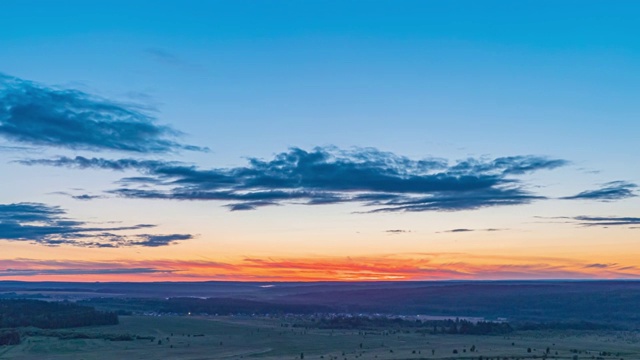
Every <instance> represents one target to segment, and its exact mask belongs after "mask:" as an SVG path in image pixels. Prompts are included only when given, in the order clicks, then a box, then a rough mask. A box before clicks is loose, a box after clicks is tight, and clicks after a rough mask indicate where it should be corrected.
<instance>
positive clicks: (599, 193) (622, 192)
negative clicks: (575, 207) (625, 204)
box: [562, 181, 638, 201]
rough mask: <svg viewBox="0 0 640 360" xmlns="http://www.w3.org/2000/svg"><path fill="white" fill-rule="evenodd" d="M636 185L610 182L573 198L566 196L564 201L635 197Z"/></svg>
mask: <svg viewBox="0 0 640 360" xmlns="http://www.w3.org/2000/svg"><path fill="white" fill-rule="evenodd" d="M637 187H638V185H636V184H634V183H630V182H627V181H612V182H609V183H606V184H604V185H603V186H602V187H601V188H600V189H596V190H587V191H583V192H581V193H579V194H576V195H573V196H566V197H563V198H562V199H566V200H599V201H614V200H622V199H628V198H631V197H636V196H637V195H636V194H635V189H636V188H637Z"/></svg>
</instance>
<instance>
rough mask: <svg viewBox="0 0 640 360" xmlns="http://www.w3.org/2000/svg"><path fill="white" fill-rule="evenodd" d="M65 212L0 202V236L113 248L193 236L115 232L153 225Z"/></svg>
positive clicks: (50, 208)
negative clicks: (103, 223) (90, 219)
mask: <svg viewBox="0 0 640 360" xmlns="http://www.w3.org/2000/svg"><path fill="white" fill-rule="evenodd" d="M65 215H66V212H65V211H64V210H63V209H61V208H60V207H57V206H49V205H46V204H41V203H16V204H0V240H8V241H29V242H32V243H35V244H42V245H48V246H58V245H71V246H79V247H94V248H117V247H128V246H142V247H157V246H165V245H170V244H173V243H175V242H177V241H181V240H188V239H191V238H193V236H192V235H189V234H171V235H152V234H134V235H120V234H116V233H117V232H121V231H133V230H141V229H148V228H153V227H155V225H150V224H137V225H132V226H117V227H114V226H112V227H96V226H89V224H88V223H86V222H83V221H77V220H72V219H69V218H67V217H66V216H65Z"/></svg>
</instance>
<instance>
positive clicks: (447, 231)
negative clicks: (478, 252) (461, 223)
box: [443, 228, 504, 233]
mask: <svg viewBox="0 0 640 360" xmlns="http://www.w3.org/2000/svg"><path fill="white" fill-rule="evenodd" d="M503 230H504V229H494V228H489V229H466V228H458V229H451V230H445V231H443V232H444V233H462V232H474V231H488V232H494V231H503Z"/></svg>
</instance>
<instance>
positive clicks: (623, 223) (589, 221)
mask: <svg viewBox="0 0 640 360" xmlns="http://www.w3.org/2000/svg"><path fill="white" fill-rule="evenodd" d="M536 218H538V219H544V220H545V221H547V222H549V221H552V220H553V221H554V222H557V221H560V222H562V223H568V224H575V225H578V226H583V227H605V228H607V227H627V228H629V229H640V227H637V226H638V225H640V217H632V216H587V215H581V216H555V217H542V216H536ZM634 225H635V226H634Z"/></svg>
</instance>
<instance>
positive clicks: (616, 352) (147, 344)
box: [0, 316, 640, 360]
mask: <svg viewBox="0 0 640 360" xmlns="http://www.w3.org/2000/svg"><path fill="white" fill-rule="evenodd" d="M64 332H77V333H84V334H89V335H95V336H99V335H101V334H131V335H134V336H140V337H153V338H154V339H153V340H151V339H150V338H146V339H137V340H133V341H110V340H104V339H71V340H61V339H58V338H57V337H51V336H31V337H26V338H24V339H23V342H22V344H20V345H16V346H4V347H0V359H105V360H106V359H109V360H112V359H144V360H151V359H185V360H186V359H191V360H196V359H253V358H256V359H300V358H301V355H302V354H304V359H326V360H331V359H333V360H336V359H340V360H343V359H478V358H479V357H480V356H482V357H483V359H487V358H494V359H495V358H496V357H498V356H499V357H500V359H504V358H505V357H508V358H509V359H512V358H515V359H534V358H537V359H542V358H543V355H544V353H545V352H546V350H547V348H549V350H550V353H549V354H548V355H547V357H548V358H549V359H553V358H556V359H573V358H574V356H578V359H592V358H593V359H598V358H603V359H625V360H631V359H640V334H638V333H630V332H604V331H603V332H569V331H563V332H558V331H556V332H517V333H513V334H510V335H509V336H467V335H428V334H427V335H422V334H418V333H415V332H397V333H391V334H387V333H385V332H384V331H375V332H371V331H368V332H367V333H363V332H359V331H351V330H349V331H345V330H333V331H332V330H320V329H306V330H305V329H304V328H291V327H283V326H282V322H281V320H278V319H255V318H251V319H241V318H219V317H218V318H197V317H170V316H165V317H151V316H146V317H139V316H136V317H133V316H132V317H127V316H123V317H121V321H120V324H119V325H114V326H102V327H89V328H81V329H75V330H65V331H64ZM473 346H475V348H476V351H474V352H471V349H472V347H473ZM529 348H530V349H531V352H528V349H529ZM454 350H457V354H455V353H454ZM572 350H573V351H572ZM576 350H577V351H578V352H576ZM556 352H557V355H556ZM601 352H610V353H612V355H608V356H602V355H600V353H601Z"/></svg>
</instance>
